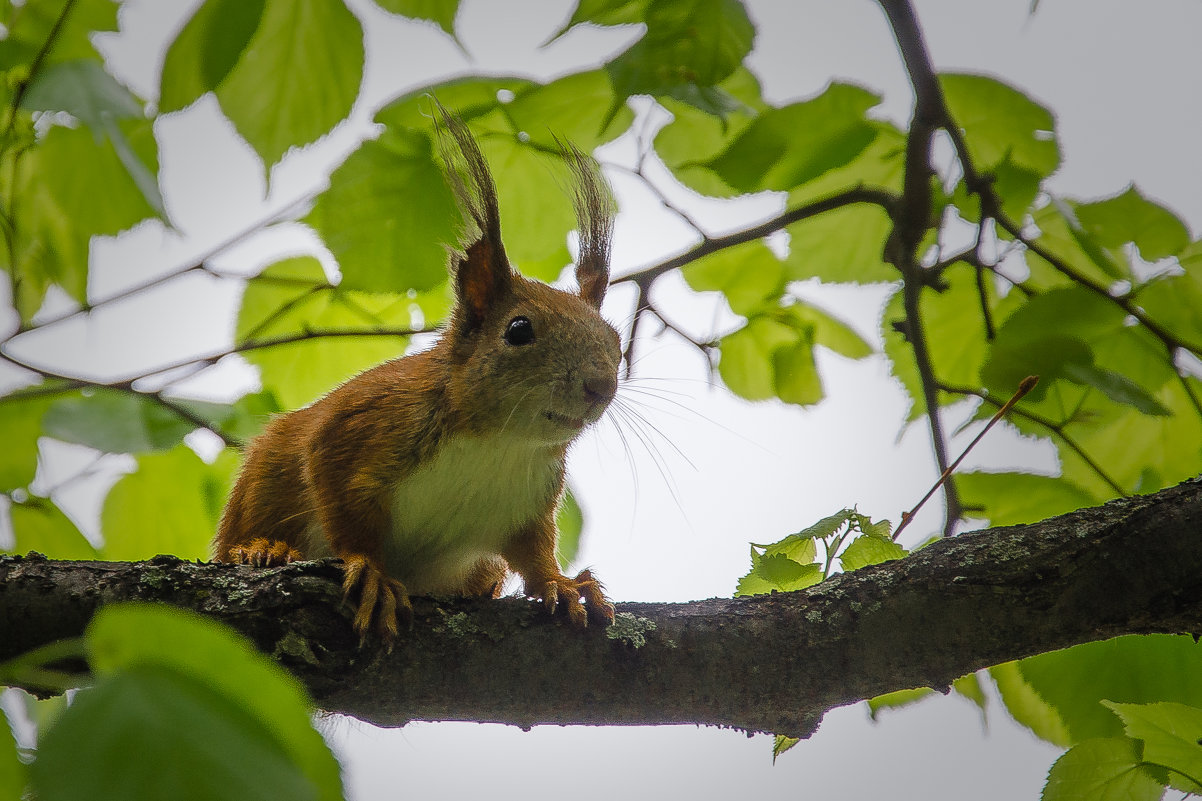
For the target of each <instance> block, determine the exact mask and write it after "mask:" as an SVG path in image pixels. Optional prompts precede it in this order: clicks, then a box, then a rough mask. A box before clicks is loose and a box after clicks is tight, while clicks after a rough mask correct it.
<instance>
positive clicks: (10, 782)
mask: <svg viewBox="0 0 1202 801" xmlns="http://www.w3.org/2000/svg"><path fill="white" fill-rule="evenodd" d="M28 773H29V769H28V768H27V767H26V766H25V763H23V762H22V761H21V760H20V758H18V756H17V741H16V739H15V738H14V737H13V732H12V728H11V727H10V725H9V722H8V717H7V715H6V714H5V713H4V711H3V710H0V797H3V798H24V797H25V794H24V793H25V782H26V779H27V774H28Z"/></svg>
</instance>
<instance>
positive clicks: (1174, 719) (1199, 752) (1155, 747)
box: [1102, 701, 1202, 786]
mask: <svg viewBox="0 0 1202 801" xmlns="http://www.w3.org/2000/svg"><path fill="white" fill-rule="evenodd" d="M1102 703H1103V704H1104V705H1105V706H1107V707H1109V708H1110V709H1112V710H1113V711H1114V713H1115V714H1116V715H1118V716H1119V717H1120V718H1122V719H1123V728H1124V729H1125V730H1126V732H1127V736H1128V737H1131V738H1134V739H1136V740H1142V741H1143V744H1144V749H1143V761H1144V762H1150V763H1152V764H1154V765H1157V766H1159V767H1164V768H1168V769H1169V770H1171V771H1173V772H1175V773H1179V774H1181V775H1182V776H1184V777H1186V778H1187V779H1189V780H1190V781H1191V782H1192V783H1193V784H1194V785H1195V786H1197V785H1199V784H1202V709H1199V708H1198V707H1195V706H1186V705H1185V704H1176V703H1170V702H1160V703H1153V704H1116V703H1112V702H1110V701H1103V702H1102Z"/></svg>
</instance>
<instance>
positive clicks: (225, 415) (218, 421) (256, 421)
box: [175, 392, 284, 442]
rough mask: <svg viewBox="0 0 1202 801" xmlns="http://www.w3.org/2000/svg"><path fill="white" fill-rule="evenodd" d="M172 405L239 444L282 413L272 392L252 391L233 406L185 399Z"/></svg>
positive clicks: (250, 437)
mask: <svg viewBox="0 0 1202 801" xmlns="http://www.w3.org/2000/svg"><path fill="white" fill-rule="evenodd" d="M175 403H176V404H177V405H179V406H181V407H183V408H185V409H187V410H188V411H190V412H192V413H193V414H194V415H196V416H197V417H199V418H201V419H202V420H205V421H207V422H208V423H209V424H210V425H211V426H213V427H214V428H215V429H217V430H218V431H220V432H222V433H223V434H225V435H227V436H229V437H232V438H233V439H235V440H238V441H239V442H248V441H249V440H251V439H254V438H255V437H256V436H258V435H259V434H260V433H261V432H262V431H263V427H264V426H266V425H267V422H268V421H269V420H270V419H271V418H272V416H274V415H276V414H278V413H279V412H282V411H284V410H283V409H281V408H280V403H279V401H278V400H276V397H275V393H273V392H252V393H250V394H248V395H243V396H242V397H241V398H239V399H238V400H237V401H235V402H234V403H233V404H228V403H210V402H208V401H197V400H185V399H179V400H175Z"/></svg>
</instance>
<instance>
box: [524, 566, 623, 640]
mask: <svg viewBox="0 0 1202 801" xmlns="http://www.w3.org/2000/svg"><path fill="white" fill-rule="evenodd" d="M531 590H535V591H534V592H531ZM526 594H527V595H532V596H537V597H541V598H542V599H543V603H544V604H546V606H547V611H549V612H554V611H555V609H556V607H557V606H559V605H560V604H563V606H564V608H565V609H566V610H567V613H568V620H569V621H571V623H572V625H573V626H576V627H578V628H584V627H585V626H587V625H588V623H589V621H590V620H591V621H592V622H594V623H597V624H600V625H602V626H609V625H611V624H612V623H613V622H614V605H613V604H612V603H610V601H609V599H608V598H606V597H605V588H604V587H602V586H601V582H599V581H597V579H595V578H593V574H592V571H590V570H581V571H580V572H579V573H577V574H576V578H574V579H570V578H568V577H567V576H556V577H554V578H552V579H551V580H549V581H546V582H544V583H543V585H542V587H541V588H536V587H527V589H526ZM582 597H583V598H584V603H583V604H582V603H581V602H580V599H581V598H582Z"/></svg>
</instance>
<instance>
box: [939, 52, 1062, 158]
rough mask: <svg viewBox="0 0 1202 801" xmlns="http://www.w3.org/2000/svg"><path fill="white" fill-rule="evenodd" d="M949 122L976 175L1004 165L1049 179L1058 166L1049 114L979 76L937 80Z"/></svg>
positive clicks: (946, 75)
mask: <svg viewBox="0 0 1202 801" xmlns="http://www.w3.org/2000/svg"><path fill="white" fill-rule="evenodd" d="M939 82H940V84H941V85H942V87H943V96H944V99H945V100H946V102H947V106H948V110H949V111H950V112H951V114H952V119H954V120H955V121H956V122H957V123H959V124H960V126H961V128H962V129H963V131H964V138H965V140H966V141H967V143H968V150H969V153H970V154H971V156H972V159H973V161H974V163H975V166H976V167H977V169H979V170H981V171H982V172H990V171H992V170H993V169H994V168H995V167H996V166H997V165H999V164H1001V163H1002V162H1003V161H1008V162H1009V164H1010V165H1011V166H1014V167H1019V168H1022V169H1025V170H1029V171H1031V172H1033V173H1035V174H1036V175H1039V176H1040V177H1047V176H1049V175H1051V174H1052V173H1053V172H1055V171H1056V168H1057V167H1058V166H1059V165H1060V151H1059V148H1058V146H1057V144H1056V135H1055V126H1056V123H1055V120H1054V119H1053V117H1052V114H1051V112H1049V111H1048V110H1047V109H1046V108H1044V107H1043V106H1041V105H1039V104H1038V103H1036V102H1035V101H1033V100H1031V99H1030V98H1029V97H1027V96H1026V95H1025V94H1023V93H1022V92H1020V91H1019V90H1017V89H1015V88H1013V87H1011V86H1007V85H1006V84H1004V83H1002V82H1001V81H998V80H997V79H995V78H989V77H986V76H983V75H964V74H953V73H944V74H942V75H940V76H939Z"/></svg>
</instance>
